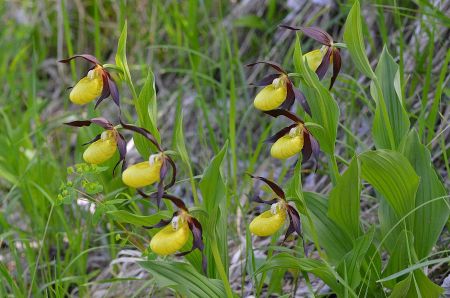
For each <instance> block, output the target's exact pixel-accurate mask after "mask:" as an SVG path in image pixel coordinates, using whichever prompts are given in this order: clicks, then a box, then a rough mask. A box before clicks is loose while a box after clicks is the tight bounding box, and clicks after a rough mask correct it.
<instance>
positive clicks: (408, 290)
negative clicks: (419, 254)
mask: <svg viewBox="0 0 450 298" xmlns="http://www.w3.org/2000/svg"><path fill="white" fill-rule="evenodd" d="M443 292H444V289H443V288H441V287H440V286H438V285H437V284H435V283H433V282H432V281H431V280H430V279H429V278H428V277H427V276H426V275H425V274H424V273H423V272H422V271H420V270H416V271H414V273H411V274H409V275H408V277H407V278H406V279H404V280H402V281H401V282H399V283H397V284H396V285H395V287H394V289H393V290H392V293H391V295H390V296H389V297H390V298H416V297H417V298H422V297H426V298H438V297H441V294H442V293H443Z"/></svg>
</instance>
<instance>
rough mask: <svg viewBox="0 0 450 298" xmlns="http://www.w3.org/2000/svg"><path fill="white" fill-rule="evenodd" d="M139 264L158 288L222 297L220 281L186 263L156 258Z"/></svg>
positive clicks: (188, 293) (222, 288)
mask: <svg viewBox="0 0 450 298" xmlns="http://www.w3.org/2000/svg"><path fill="white" fill-rule="evenodd" d="M139 265H140V266H142V268H144V269H145V270H147V271H148V272H150V274H151V275H152V276H153V278H154V279H155V282H156V285H157V286H158V287H159V288H171V289H173V290H175V291H177V292H178V293H180V294H182V295H186V296H188V297H205V298H209V297H224V293H225V289H224V287H223V283H222V281H220V280H217V279H209V278H207V277H205V276H203V275H201V274H200V273H198V272H197V270H195V268H194V267H192V265H190V264H188V263H183V262H168V261H158V260H156V261H141V262H139Z"/></svg>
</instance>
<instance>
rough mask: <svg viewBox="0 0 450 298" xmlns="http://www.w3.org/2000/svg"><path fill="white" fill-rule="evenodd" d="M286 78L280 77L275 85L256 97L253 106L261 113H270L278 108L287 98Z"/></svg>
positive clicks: (266, 88)
mask: <svg viewBox="0 0 450 298" xmlns="http://www.w3.org/2000/svg"><path fill="white" fill-rule="evenodd" d="M286 80H287V79H286V78H284V77H280V78H277V79H275V80H273V83H272V84H270V85H267V86H266V87H264V88H263V89H262V90H261V91H259V93H258V94H257V95H256V97H255V100H254V102H253V105H254V106H255V108H257V109H258V110H261V111H270V110H273V109H276V108H278V107H279V106H280V105H281V104H282V103H283V102H284V101H285V100H286V96H287V87H286Z"/></svg>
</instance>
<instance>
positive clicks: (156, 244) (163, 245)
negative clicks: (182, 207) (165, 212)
mask: <svg viewBox="0 0 450 298" xmlns="http://www.w3.org/2000/svg"><path fill="white" fill-rule="evenodd" d="M189 232H190V230H189V225H188V223H187V221H186V219H185V217H184V215H183V214H181V215H179V216H175V217H174V218H173V219H172V221H171V223H170V224H169V225H167V226H165V227H164V228H163V229H162V230H160V231H159V232H158V233H156V234H155V236H153V238H152V240H151V241H150V248H151V249H152V251H153V252H154V253H156V254H158V255H161V256H166V255H170V254H173V253H175V252H177V251H179V250H180V249H181V248H182V247H183V246H184V245H185V244H186V242H187V241H188V239H189Z"/></svg>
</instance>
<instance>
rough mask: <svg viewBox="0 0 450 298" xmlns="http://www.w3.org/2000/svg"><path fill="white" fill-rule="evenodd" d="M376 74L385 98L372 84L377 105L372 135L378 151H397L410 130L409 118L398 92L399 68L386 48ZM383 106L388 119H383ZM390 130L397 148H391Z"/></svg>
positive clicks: (372, 91)
mask: <svg viewBox="0 0 450 298" xmlns="http://www.w3.org/2000/svg"><path fill="white" fill-rule="evenodd" d="M375 74H376V76H377V82H379V85H380V88H381V93H382V95H383V96H379V94H378V92H377V90H376V86H375V83H374V82H372V84H371V86H370V89H371V93H372V96H373V97H374V99H375V101H376V103H377V105H376V110H375V117H374V122H373V128H372V135H373V138H374V142H375V145H376V146H377V148H378V149H395V148H397V147H398V145H399V144H400V142H401V141H402V139H403V138H404V136H405V135H406V134H407V132H408V130H409V118H408V113H407V112H406V110H405V108H404V107H403V103H402V99H401V92H400V90H398V88H399V87H398V86H399V85H400V76H399V67H398V65H397V63H395V61H394V59H393V58H392V56H391V55H390V54H389V51H388V50H387V48H386V46H385V47H384V48H383V52H382V53H381V56H380V60H379V62H378V65H377V68H376V69H375ZM381 101H383V102H381ZM383 106H385V107H386V111H387V117H386V118H385V117H383V113H384V111H383ZM386 120H388V121H386ZM388 130H390V131H392V134H393V136H394V145H395V148H391V143H390V139H389V131H388Z"/></svg>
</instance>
